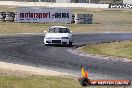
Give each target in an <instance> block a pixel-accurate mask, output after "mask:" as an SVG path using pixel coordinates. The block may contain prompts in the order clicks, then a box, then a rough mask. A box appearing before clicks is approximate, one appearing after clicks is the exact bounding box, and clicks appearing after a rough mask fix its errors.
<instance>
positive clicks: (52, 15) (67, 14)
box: [16, 8, 72, 23]
mask: <svg viewBox="0 0 132 88" xmlns="http://www.w3.org/2000/svg"><path fill="white" fill-rule="evenodd" d="M16 21H17V22H40V23H53V22H57V23H71V21H72V12H71V10H70V9H60V8H18V9H17V19H16Z"/></svg>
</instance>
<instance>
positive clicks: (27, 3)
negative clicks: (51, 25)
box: [0, 1, 109, 8]
mask: <svg viewBox="0 0 132 88" xmlns="http://www.w3.org/2000/svg"><path fill="white" fill-rule="evenodd" d="M0 5H11V6H43V7H73V8H77V7H81V8H109V4H89V3H48V2H15V1H0Z"/></svg>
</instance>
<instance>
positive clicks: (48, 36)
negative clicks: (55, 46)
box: [45, 33, 69, 38]
mask: <svg viewBox="0 0 132 88" xmlns="http://www.w3.org/2000/svg"><path fill="white" fill-rule="evenodd" d="M45 37H46V38H62V37H69V33H47V34H46V35H45Z"/></svg>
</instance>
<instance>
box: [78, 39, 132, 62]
mask: <svg viewBox="0 0 132 88" xmlns="http://www.w3.org/2000/svg"><path fill="white" fill-rule="evenodd" d="M80 50H81V51H84V52H87V53H90V54H101V55H107V56H117V57H126V58H128V59H131V60H132V41H122V42H113V43H102V44H96V45H87V46H84V47H82V48H80Z"/></svg>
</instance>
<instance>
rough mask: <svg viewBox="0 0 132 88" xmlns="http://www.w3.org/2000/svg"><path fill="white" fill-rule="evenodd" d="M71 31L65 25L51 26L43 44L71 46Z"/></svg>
mask: <svg viewBox="0 0 132 88" xmlns="http://www.w3.org/2000/svg"><path fill="white" fill-rule="evenodd" d="M72 42H73V40H72V34H71V31H70V30H69V29H68V28H67V27H65V26H52V27H50V28H49V30H48V31H47V33H46V35H45V37H44V44H45V45H53V44H55V45H69V46H72Z"/></svg>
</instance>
